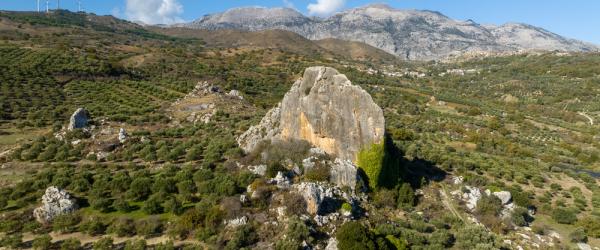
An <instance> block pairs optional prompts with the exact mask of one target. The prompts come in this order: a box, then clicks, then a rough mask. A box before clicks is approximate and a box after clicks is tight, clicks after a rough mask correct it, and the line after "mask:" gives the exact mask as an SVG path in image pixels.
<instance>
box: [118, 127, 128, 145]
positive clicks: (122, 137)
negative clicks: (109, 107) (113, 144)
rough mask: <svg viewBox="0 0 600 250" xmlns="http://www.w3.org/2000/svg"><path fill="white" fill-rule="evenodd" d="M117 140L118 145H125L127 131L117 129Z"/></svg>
mask: <svg viewBox="0 0 600 250" xmlns="http://www.w3.org/2000/svg"><path fill="white" fill-rule="evenodd" d="M118 139H119V142H120V143H125V142H126V141H127V131H125V129H124V128H120V129H119V136H118Z"/></svg>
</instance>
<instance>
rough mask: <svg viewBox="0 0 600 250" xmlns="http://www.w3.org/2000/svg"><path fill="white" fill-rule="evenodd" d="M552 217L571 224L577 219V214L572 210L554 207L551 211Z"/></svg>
mask: <svg viewBox="0 0 600 250" xmlns="http://www.w3.org/2000/svg"><path fill="white" fill-rule="evenodd" d="M552 219H554V220H555V221H556V222H558V223H560V224H573V223H575V221H577V215H576V214H575V213H574V212H573V211H572V210H569V209H564V208H556V209H554V210H553V211H552Z"/></svg>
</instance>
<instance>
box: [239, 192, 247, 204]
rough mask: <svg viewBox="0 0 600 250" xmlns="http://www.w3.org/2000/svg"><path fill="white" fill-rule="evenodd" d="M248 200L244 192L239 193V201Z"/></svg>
mask: <svg viewBox="0 0 600 250" xmlns="http://www.w3.org/2000/svg"><path fill="white" fill-rule="evenodd" d="M247 201H248V197H246V195H245V194H242V195H240V202H241V203H242V204H244V203H246V202H247Z"/></svg>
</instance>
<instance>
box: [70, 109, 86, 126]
mask: <svg viewBox="0 0 600 250" xmlns="http://www.w3.org/2000/svg"><path fill="white" fill-rule="evenodd" d="M89 119H90V116H89V112H88V111H87V110H85V109H83V108H78V109H77V110H76V111H75V112H74V113H73V114H72V115H71V119H70V120H69V126H68V127H67V129H68V130H74V129H78V128H85V127H87V125H88V120H89Z"/></svg>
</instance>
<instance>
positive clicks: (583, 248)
mask: <svg viewBox="0 0 600 250" xmlns="http://www.w3.org/2000/svg"><path fill="white" fill-rule="evenodd" d="M577 247H579V249H580V250H592V247H591V246H590V245H588V244H585V243H577Z"/></svg>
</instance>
